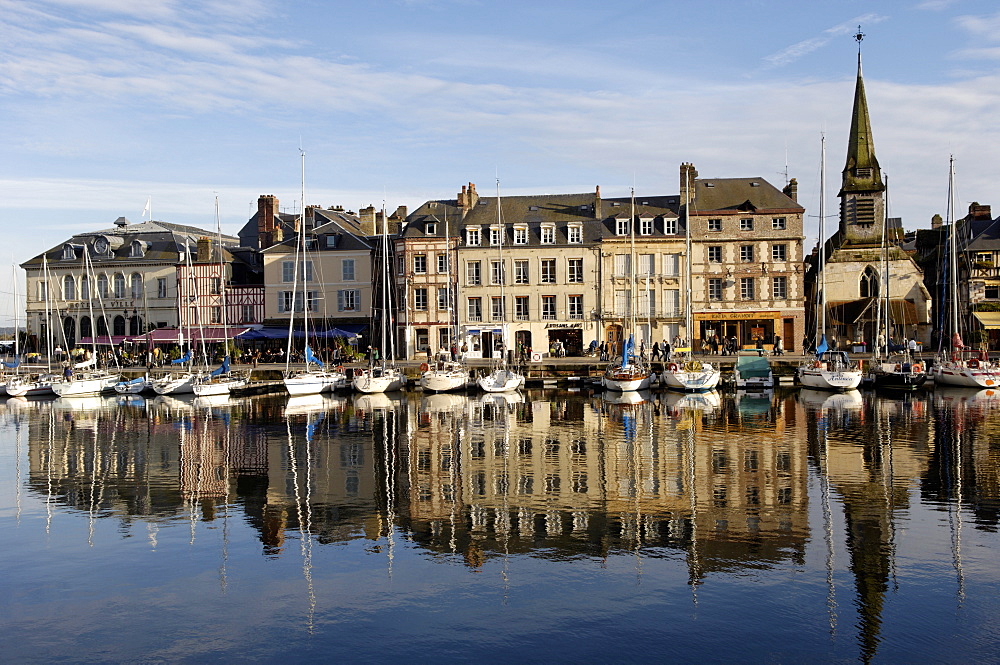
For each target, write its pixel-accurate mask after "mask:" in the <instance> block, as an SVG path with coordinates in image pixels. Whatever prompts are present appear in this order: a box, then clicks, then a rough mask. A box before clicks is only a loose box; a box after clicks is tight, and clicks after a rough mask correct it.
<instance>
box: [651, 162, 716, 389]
mask: <svg viewBox="0 0 1000 665" xmlns="http://www.w3.org/2000/svg"><path fill="white" fill-rule="evenodd" d="M685 183H686V184H685V190H686V191H687V192H688V199H687V200H686V201H685V202H684V242H685V245H686V248H685V252H686V258H685V259H684V282H685V284H684V286H685V288H686V289H687V296H686V297H685V298H684V326H685V331H686V332H687V337H688V340H689V342H690V340H692V339H694V315H693V313H692V311H691V293H692V289H691V205H692V204H693V203H694V195H693V194H691V193H690V192H691V174H690V173H687V174H686V179H685ZM688 351H690V347H689V348H688ZM721 378H722V372H720V371H719V369H718V368H717V367H714V366H712V364H711V363H707V362H703V361H700V360H694V359H693V358H688V359H686V360H685V359H684V358H683V357H682V358H680V360H679V361H672V362H668V363H667V365H666V368H665V369H664V370H663V374H662V375H661V382H662V384H663V386H664V387H665V388H667V389H668V390H678V391H681V392H686V393H701V392H707V391H709V390H715V388H716V387H718V385H719V380H720V379H721Z"/></svg>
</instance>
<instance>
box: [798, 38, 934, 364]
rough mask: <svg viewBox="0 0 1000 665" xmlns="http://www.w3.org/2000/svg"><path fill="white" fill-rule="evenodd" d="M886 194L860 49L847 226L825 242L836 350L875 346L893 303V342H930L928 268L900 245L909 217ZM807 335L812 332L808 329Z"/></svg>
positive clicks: (830, 335) (829, 329)
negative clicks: (891, 212)
mask: <svg viewBox="0 0 1000 665" xmlns="http://www.w3.org/2000/svg"><path fill="white" fill-rule="evenodd" d="M885 192H886V182H885V180H884V179H883V177H882V170H881V168H880V167H879V163H878V159H877V158H876V157H875V142H874V139H873V136H872V129H871V119H870V117H869V114H868V102H867V100H866V98H865V84H864V79H863V78H862V74H861V54H860V52H859V53H858V79H857V84H856V87H855V90H854V112H853V114H852V117H851V132H850V136H849V139H848V143H847V162H846V164H845V165H844V171H843V179H842V183H841V187H840V194H838V196H839V198H840V223H839V228H838V229H837V231H836V232H835V233H834V234H833V235H832V236H830V237H829V239H827V240H826V242H825V243H824V245H823V252H824V259H825V268H824V271H823V272H824V273H825V280H823V281H824V282H825V289H826V305H827V307H826V331H825V332H826V337H827V340H828V341H829V342H831V347H832V346H833V345H834V343H836V345H837V347H838V348H842V349H847V350H850V348H851V347H858V346H860V344H861V343H864V344H865V345H866V351H871V350H872V348H873V344H874V342H875V341H876V340H877V338H878V330H877V329H878V328H879V325H878V323H877V321H878V320H879V312H880V311H881V312H883V313H882V314H881V316H882V317H884V316H885V314H884V311H885V309H886V302H888V310H889V321H890V324H891V329H890V335H889V336H890V339H891V340H892V341H893V342H894V343H902V341H903V340H904V339H909V338H911V337H915V338H916V340H917V341H918V342H922V343H925V344H927V343H929V341H930V332H931V331H930V329H931V325H930V322H931V311H930V308H931V295H930V293H929V292H928V291H927V288H926V287H925V286H924V282H923V271H922V270H921V269H920V267H919V266H918V265H917V263H916V261H915V260H914V259H913V257H911V256H910V254H909V253H907V252H905V251H904V250H903V249H901V247H900V245H901V243H902V242H903V236H904V232H903V225H902V220H900V219H899V218H887V216H886V213H887V210H886V200H885ZM816 259H817V257H816V256H815V253H814V255H813V257H811V259H810V262H811V264H812V265H811V268H810V275H809V276H808V277H809V278H811V279H810V280H809V281H811V282H812V288H811V289H810V291H811V293H813V294H816V293H817V292H818V291H817V289H818V288H819V281H820V280H819V279H818V277H817V268H818V266H817V260H816ZM886 295H888V298H886ZM813 302H816V299H815V298H813ZM880 305H881V309H880ZM817 310H818V308H816V307H815V306H814V307H813V316H812V317H811V325H812V326H814V327H813V328H812V330H816V329H817V328H816V326H818V324H817V322H816V317H817V316H818V314H819V312H818V311H817ZM807 330H809V329H808V328H807ZM806 336H807V338H809V337H811V335H810V333H808V332H807V335H806ZM858 350H860V349H858Z"/></svg>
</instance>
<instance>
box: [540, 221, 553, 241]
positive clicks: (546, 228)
mask: <svg viewBox="0 0 1000 665" xmlns="http://www.w3.org/2000/svg"><path fill="white" fill-rule="evenodd" d="M541 233H542V236H541V243H542V244H543V245H554V244H556V226H555V224H542V227H541Z"/></svg>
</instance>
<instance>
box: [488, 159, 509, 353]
mask: <svg viewBox="0 0 1000 665" xmlns="http://www.w3.org/2000/svg"><path fill="white" fill-rule="evenodd" d="M504 235H505V233H504V228H503V215H502V213H501V210H500V178H499V177H498V178H497V238H498V242H497V258H499V260H500V275H501V277H502V278H503V279H501V280H500V307H501V308H502V311H503V315H502V316H501V317H500V340H501V343H502V345H503V346H502V350H501V352H500V364H501V365H506V358H507V353H506V351H507V347H508V344H507V330H508V326H507V296H506V294H505V293H504V287H505V286H506V285H505V284H504V282H506V281H507V280H506V277H507V274H506V273H507V271H506V266H505V265H504V260H503V238H504ZM492 355H493V349H490V356H492Z"/></svg>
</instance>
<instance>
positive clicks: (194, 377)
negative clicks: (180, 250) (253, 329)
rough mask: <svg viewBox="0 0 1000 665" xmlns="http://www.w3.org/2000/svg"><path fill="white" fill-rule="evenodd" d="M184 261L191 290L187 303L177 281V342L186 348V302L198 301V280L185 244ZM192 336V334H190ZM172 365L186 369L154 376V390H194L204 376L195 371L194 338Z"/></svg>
mask: <svg viewBox="0 0 1000 665" xmlns="http://www.w3.org/2000/svg"><path fill="white" fill-rule="evenodd" d="M184 261H185V263H186V264H187V274H188V279H189V280H190V282H191V283H190V290H191V292H190V293H189V294H188V299H189V302H188V303H185V302H184V299H183V298H181V285H180V281H178V282H177V343H178V346H179V347H180V348H181V349H183V348H184V319H185V317H184V313H183V310H184V307H185V305H186V304H191V303H197V302H198V294H197V282H196V281H195V279H194V267H193V266H192V264H191V250H190V248H189V247H188V246H187V243H186V242H185V244H184ZM189 336H190V335H189ZM201 346H202V348H201V355H202V357H205V336H204V335H201ZM170 364H171V366H173V365H180V366H181V367H182V369H184V371H182V372H173V371H168V372H164V373H163V374H161V375H159V376H155V377H153V390H154V391H155V392H156V394H157V395H181V394H189V393H193V392H194V384H195V383H196V382H197V381H198V380H199V379H200V378H201V377H202V375H203V373H202V372H196V371H194V340H193V339H192V340H191V341H190V346H189V347H188V350H187V351H186V352H184V354H183V355H181V357H180V358H176V359H174V360H171V361H170Z"/></svg>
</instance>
